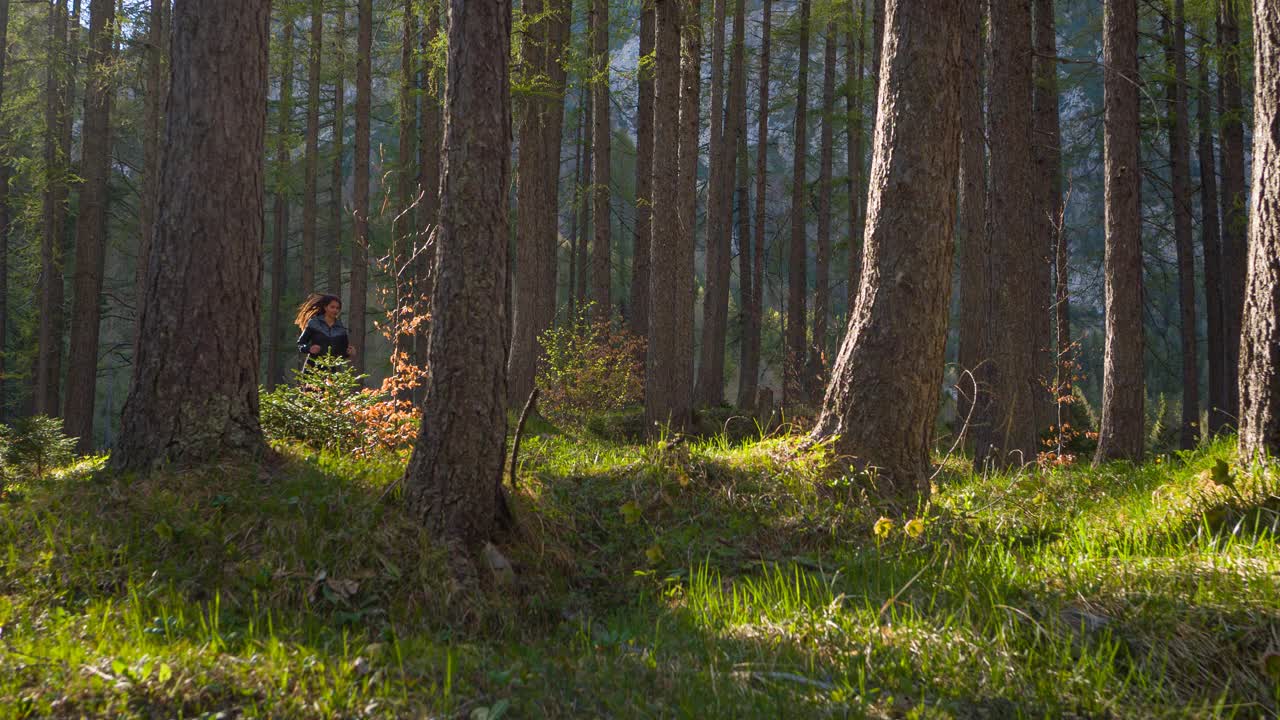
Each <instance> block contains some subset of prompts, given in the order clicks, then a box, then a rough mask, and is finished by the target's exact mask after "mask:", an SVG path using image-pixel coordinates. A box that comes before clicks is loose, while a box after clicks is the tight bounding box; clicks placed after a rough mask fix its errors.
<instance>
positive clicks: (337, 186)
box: [325, 0, 347, 297]
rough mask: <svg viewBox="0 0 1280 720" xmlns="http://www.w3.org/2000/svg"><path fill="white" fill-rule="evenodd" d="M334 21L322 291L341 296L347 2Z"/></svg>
mask: <svg viewBox="0 0 1280 720" xmlns="http://www.w3.org/2000/svg"><path fill="white" fill-rule="evenodd" d="M337 3H338V9H337V18H336V22H335V25H334V32H333V43H334V46H335V52H334V56H335V63H336V64H337V66H338V67H337V69H336V70H335V71H334V81H333V171H332V178H331V180H330V182H329V185H330V187H329V213H330V215H329V222H330V224H331V225H332V228H331V229H330V234H331V237H330V238H329V247H328V249H327V252H326V253H325V274H326V275H327V278H326V282H325V284H326V285H328V288H326V290H325V292H328V293H330V294H332V295H337V296H338V297H341V296H342V228H343V227H344V226H345V225H346V221H347V217H346V216H347V213H346V206H345V204H344V203H343V201H342V194H343V190H342V189H343V182H342V179H343V177H344V173H343V171H342V161H343V159H344V156H345V151H344V149H343V148H344V142H345V140H346V133H347V121H346V117H345V110H346V105H347V101H346V98H347V87H346V79H347V2H346V0H337Z"/></svg>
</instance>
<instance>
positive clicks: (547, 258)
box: [537, 0, 573, 350]
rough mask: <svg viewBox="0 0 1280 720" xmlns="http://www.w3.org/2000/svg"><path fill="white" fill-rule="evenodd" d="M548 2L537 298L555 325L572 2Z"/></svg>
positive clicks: (541, 313) (541, 320)
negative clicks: (540, 289)
mask: <svg viewBox="0 0 1280 720" xmlns="http://www.w3.org/2000/svg"><path fill="white" fill-rule="evenodd" d="M548 2H550V9H551V16H550V20H551V26H550V28H549V29H548V43H549V44H550V49H549V50H548V55H547V78H548V86H549V89H548V94H549V97H548V98H547V105H546V108H545V112H546V113H547V121H546V122H544V123H543V126H542V128H543V137H542V144H543V146H544V147H545V148H546V151H545V153H544V154H545V155H546V157H547V159H548V160H547V162H546V163H545V164H544V166H543V167H544V172H543V175H542V182H543V185H544V186H545V189H544V190H543V192H542V196H543V197H544V198H545V199H546V201H545V202H544V203H543V205H542V210H541V213H542V241H543V243H544V245H543V250H542V253H541V255H540V258H541V260H540V262H542V270H541V273H542V276H543V277H544V278H546V288H547V291H546V292H545V293H540V294H539V295H538V298H537V309H538V325H539V326H540V327H544V328H551V327H552V326H554V325H555V322H556V310H557V306H558V302H559V294H558V292H557V288H558V287H559V284H560V162H561V159H562V154H563V151H564V148H563V142H562V141H563V138H564V114H565V97H566V88H567V81H568V68H567V67H566V64H565V50H566V48H567V46H568V44H569V37H570V34H571V32H572V21H573V3H572V2H570V0H548ZM539 350H541V345H539Z"/></svg>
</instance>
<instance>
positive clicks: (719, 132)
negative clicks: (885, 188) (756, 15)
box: [693, 0, 737, 407]
mask: <svg viewBox="0 0 1280 720" xmlns="http://www.w3.org/2000/svg"><path fill="white" fill-rule="evenodd" d="M725 2H726V0H714V10H713V13H712V25H711V89H710V92H711V113H710V114H711V116H710V118H709V123H708V124H709V126H710V144H709V145H708V156H709V157H708V163H709V165H710V170H711V172H710V175H709V177H708V178H707V216H706V255H705V262H706V272H705V273H704V277H705V278H706V288H705V291H704V293H703V296H702V341H701V343H699V346H698V372H697V382H696V383H695V385H694V391H693V401H694V404H695V405H697V406H700V407H713V406H716V405H720V404H721V403H723V402H724V351H725V346H724V344H725V336H726V334H727V330H728V322H729V270H730V262H731V258H730V253H731V250H732V248H731V244H730V233H731V231H732V224H733V206H732V205H731V204H730V203H731V201H732V195H733V178H734V173H735V167H734V165H733V163H732V158H733V157H734V151H735V150H736V148H737V138H736V137H732V138H731V137H730V132H731V131H730V129H729V128H728V126H727V123H726V122H725V93H724V40H725Z"/></svg>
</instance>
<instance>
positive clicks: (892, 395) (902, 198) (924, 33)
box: [810, 0, 963, 507]
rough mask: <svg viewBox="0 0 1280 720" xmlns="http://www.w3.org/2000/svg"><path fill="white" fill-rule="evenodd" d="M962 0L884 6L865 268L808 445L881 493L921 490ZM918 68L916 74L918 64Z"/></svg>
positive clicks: (938, 345)
mask: <svg viewBox="0 0 1280 720" xmlns="http://www.w3.org/2000/svg"><path fill="white" fill-rule="evenodd" d="M962 4H963V3H962V0H889V3H888V13H887V15H888V16H887V23H888V26H887V30H886V34H885V41H884V66H883V67H884V69H885V71H886V74H885V77H884V84H883V85H882V86H881V91H880V105H881V107H880V110H879V112H878V114H877V122H876V133H875V144H874V146H873V147H874V157H873V159H872V167H871V196H870V203H869V213H868V217H867V222H868V228H867V243H866V262H865V264H864V266H863V272H862V282H861V290H860V291H859V294H858V304H857V307H856V308H855V309H854V312H853V315H852V317H851V318H850V320H849V328H848V331H847V334H846V335H845V338H844V342H843V343H842V345H841V348H840V354H839V356H838V358H837V360H836V364H835V367H834V369H833V373H832V379H831V384H830V385H829V386H828V388H827V393H826V398H825V399H824V400H823V404H822V414H821V416H820V417H819V418H818V423H817V426H816V427H815V428H814V431H813V433H812V435H810V440H811V441H815V442H816V441H823V440H828V439H832V438H834V445H833V451H834V452H835V454H836V455H837V456H839V457H848V458H853V464H854V465H855V466H856V467H858V468H859V469H861V470H864V471H871V472H873V473H874V476H875V479H876V482H877V485H878V488H879V490H880V492H882V493H883V494H884V495H886V496H888V497H890V498H893V499H895V500H898V501H900V502H904V507H907V506H909V507H915V505H914V504H910V505H907V503H909V502H910V500H911V499H912V498H916V499H919V498H926V497H928V494H929V467H930V464H931V461H930V457H929V453H930V450H931V444H932V443H931V436H932V431H933V424H934V417H935V415H936V414H937V409H938V388H939V387H940V386H941V383H942V371H943V361H944V358H943V352H944V348H945V344H946V333H947V314H948V312H947V298H948V296H949V294H950V286H951V258H952V241H953V235H954V228H955V219H956V175H957V172H958V170H959V159H960V122H959V118H960V77H961V72H962V65H961V55H960V47H961V46H960V33H957V32H955V31H954V28H956V27H958V26H959V25H960V23H961V19H962V13H961V6H962ZM922 67H924V68H929V72H920V71H919V68H922Z"/></svg>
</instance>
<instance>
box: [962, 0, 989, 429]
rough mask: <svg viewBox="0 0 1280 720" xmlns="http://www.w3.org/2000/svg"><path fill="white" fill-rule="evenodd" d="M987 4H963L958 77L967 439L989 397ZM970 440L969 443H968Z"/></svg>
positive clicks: (984, 416)
mask: <svg viewBox="0 0 1280 720" xmlns="http://www.w3.org/2000/svg"><path fill="white" fill-rule="evenodd" d="M983 5H984V3H977V2H965V3H964V5H963V7H962V8H961V13H962V23H963V24H962V25H961V26H960V33H961V37H960V45H961V53H960V54H961V57H962V58H963V60H962V62H963V63H964V73H963V74H962V75H961V80H960V83H961V85H960V181H959V185H960V188H959V192H960V206H959V213H960V218H959V222H958V223H957V225H956V232H957V234H958V235H959V237H958V238H957V240H958V242H957V243H956V245H957V246H958V251H959V253H960V262H959V266H960V277H959V280H960V288H959V294H960V318H959V322H960V328H959V348H958V352H957V356H958V364H959V372H960V375H959V377H958V378H957V390H958V393H959V395H958V402H957V408H956V410H957V414H958V416H959V418H960V421H961V422H965V421H968V422H969V428H968V429H967V430H964V432H965V433H966V435H967V438H969V439H981V438H983V437H986V435H987V430H986V427H985V421H987V420H988V419H989V413H988V412H987V410H986V408H987V401H988V399H989V397H990V391H991V388H990V386H989V385H988V383H987V382H979V378H982V379H983V380H984V381H986V380H989V376H988V375H987V374H985V373H986V372H987V370H989V368H988V367H987V363H985V362H984V361H985V360H987V359H988V358H987V354H986V353H987V351H988V350H989V348H988V347H987V346H986V344H985V342H984V340H983V334H984V333H985V332H986V329H985V328H986V326H987V324H988V323H989V322H990V321H991V318H990V317H988V315H987V311H988V307H989V303H990V293H991V287H990V284H989V283H990V280H991V277H990V273H991V260H992V258H991V238H990V236H989V235H988V234H987V117H986V113H984V112H983V107H984V104H985V103H984V97H983V83H982V81H983V77H984V76H985V70H986V68H985V67H984V65H985V62H984V59H985V58H986V43H985V41H984V40H983V26H984V25H985V24H986V23H985V18H984V17H983ZM970 444H971V443H970Z"/></svg>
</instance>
